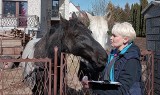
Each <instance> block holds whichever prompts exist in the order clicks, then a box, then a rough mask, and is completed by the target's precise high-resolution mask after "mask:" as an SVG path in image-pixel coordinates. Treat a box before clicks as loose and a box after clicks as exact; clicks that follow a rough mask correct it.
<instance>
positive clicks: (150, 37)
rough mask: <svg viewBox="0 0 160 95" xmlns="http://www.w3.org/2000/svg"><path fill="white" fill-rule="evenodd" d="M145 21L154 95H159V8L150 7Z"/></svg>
mask: <svg viewBox="0 0 160 95" xmlns="http://www.w3.org/2000/svg"><path fill="white" fill-rule="evenodd" d="M144 17H145V19H146V39H147V49H148V50H152V51H154V53H155V54H154V95H160V89H159V88H160V6H156V5H151V6H150V7H149V8H148V10H147V11H146V13H145V15H144Z"/></svg>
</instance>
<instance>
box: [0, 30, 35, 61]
mask: <svg viewBox="0 0 160 95" xmlns="http://www.w3.org/2000/svg"><path fill="white" fill-rule="evenodd" d="M31 39H32V38H31V37H30V36H29V34H26V33H25V32H24V31H22V30H18V29H11V31H7V32H6V31H5V32H0V55H3V56H14V57H16V58H17V57H20V56H21V53H22V51H23V48H24V47H25V45H26V44H27V43H28V41H29V40H31Z"/></svg>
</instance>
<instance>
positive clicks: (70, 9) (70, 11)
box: [69, 2, 79, 18]
mask: <svg viewBox="0 0 160 95" xmlns="http://www.w3.org/2000/svg"><path fill="white" fill-rule="evenodd" d="M73 12H75V13H76V14H77V15H78V14H79V10H78V9H77V8H76V6H75V5H74V4H73V3H72V2H70V3H69V18H70V17H72V13H73Z"/></svg>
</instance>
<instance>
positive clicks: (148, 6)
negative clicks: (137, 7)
mask: <svg viewBox="0 0 160 95" xmlns="http://www.w3.org/2000/svg"><path fill="white" fill-rule="evenodd" d="M152 6H160V1H151V2H150V3H149V4H148V5H147V6H146V7H145V8H144V9H143V10H142V12H141V14H145V13H146V12H147V11H148V10H149V9H150V8H151V7H152Z"/></svg>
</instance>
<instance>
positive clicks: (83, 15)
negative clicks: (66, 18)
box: [78, 11, 111, 51]
mask: <svg viewBox="0 0 160 95" xmlns="http://www.w3.org/2000/svg"><path fill="white" fill-rule="evenodd" d="M78 17H79V19H80V20H81V21H82V22H83V23H84V24H85V25H86V26H88V28H89V29H90V30H91V31H92V36H93V38H94V39H95V40H96V41H98V42H99V43H100V44H101V46H102V47H103V48H104V49H105V50H107V51H110V49H111V45H110V37H109V35H108V30H109V29H108V21H109V20H110V18H111V12H110V11H109V12H107V13H106V14H105V15H104V16H92V15H91V14H90V13H88V12H80V14H79V15H78Z"/></svg>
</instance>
